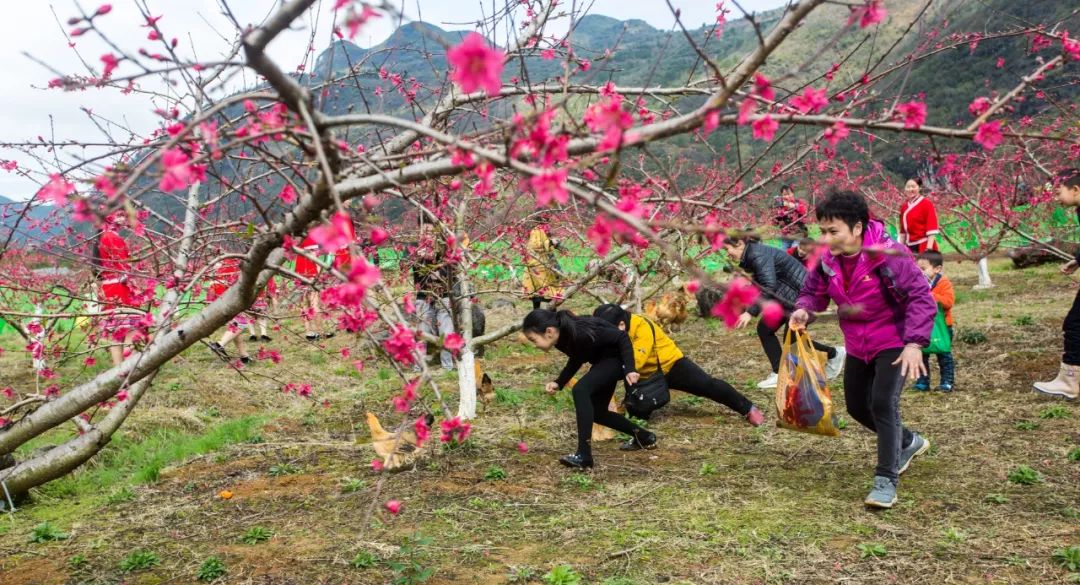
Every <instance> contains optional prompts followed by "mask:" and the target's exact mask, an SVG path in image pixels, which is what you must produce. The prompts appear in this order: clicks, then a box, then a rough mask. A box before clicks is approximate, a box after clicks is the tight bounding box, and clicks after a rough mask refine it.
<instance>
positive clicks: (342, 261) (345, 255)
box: [334, 220, 356, 270]
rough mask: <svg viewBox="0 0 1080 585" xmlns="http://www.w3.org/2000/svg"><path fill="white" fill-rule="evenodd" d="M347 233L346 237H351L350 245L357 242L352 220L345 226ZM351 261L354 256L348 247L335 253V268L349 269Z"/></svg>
mask: <svg viewBox="0 0 1080 585" xmlns="http://www.w3.org/2000/svg"><path fill="white" fill-rule="evenodd" d="M345 232H346V233H345V235H346V236H348V237H349V243H350V244H351V243H353V242H355V241H356V228H355V227H354V226H353V223H352V221H351V220H350V221H349V222H348V223H346V224H345ZM351 261H352V256H351V255H350V254H349V247H348V246H346V247H344V248H342V249H340V250H338V251H337V252H335V253H334V268H337V269H339V270H341V269H343V268H342V267H348V264H349V262H351Z"/></svg>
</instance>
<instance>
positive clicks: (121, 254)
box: [96, 229, 130, 284]
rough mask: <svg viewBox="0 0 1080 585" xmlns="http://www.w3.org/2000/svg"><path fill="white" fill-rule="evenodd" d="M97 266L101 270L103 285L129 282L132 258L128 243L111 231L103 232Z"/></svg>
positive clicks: (100, 277)
mask: <svg viewBox="0 0 1080 585" xmlns="http://www.w3.org/2000/svg"><path fill="white" fill-rule="evenodd" d="M96 260H97V264H98V266H99V267H100V268H101V272H100V273H99V274H98V280H99V281H101V284H116V283H119V282H124V281H126V280H127V273H128V268H129V266H130V256H129V253H128V246H127V242H125V241H124V238H121V237H120V234H118V233H116V232H115V231H113V230H111V229H106V230H105V231H103V232H101V238H100V239H99V240H98V247H97V258H96Z"/></svg>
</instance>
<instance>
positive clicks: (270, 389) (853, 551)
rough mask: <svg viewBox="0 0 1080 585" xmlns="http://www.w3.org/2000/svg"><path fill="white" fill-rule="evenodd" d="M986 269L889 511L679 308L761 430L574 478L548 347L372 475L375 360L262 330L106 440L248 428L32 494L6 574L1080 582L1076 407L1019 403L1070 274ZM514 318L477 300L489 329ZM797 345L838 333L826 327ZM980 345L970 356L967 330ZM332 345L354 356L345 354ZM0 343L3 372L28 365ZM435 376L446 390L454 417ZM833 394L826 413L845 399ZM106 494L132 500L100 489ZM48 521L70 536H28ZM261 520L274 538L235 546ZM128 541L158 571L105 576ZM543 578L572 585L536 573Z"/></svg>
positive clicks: (669, 445) (851, 440)
mask: <svg viewBox="0 0 1080 585" xmlns="http://www.w3.org/2000/svg"><path fill="white" fill-rule="evenodd" d="M993 269H994V272H993V277H994V280H995V282H996V284H997V286H996V287H995V288H994V289H992V290H989V291H973V290H972V286H973V285H974V283H975V280H976V279H975V273H974V268H973V267H972V266H971V265H969V264H950V265H949V266H948V267H947V270H948V272H949V274H950V276H951V278H952V279H953V281H954V283H955V285H956V289H957V291H958V295H959V298H958V305H957V308H956V310H955V315H956V319H957V321H958V339H959V340H961V341H959V342H958V344H957V347H956V352H955V353H956V358H957V391H956V392H954V393H951V394H942V393H937V392H930V393H916V392H913V391H909V392H905V394H904V396H903V399H902V411H903V418H904V421H905V423H906V424H907V425H908V426H910V427H912V428H914V429H916V430H919V431H920V432H922V433H924V434H925V435H926V436H927V437H928V438H929V439H930V440H931V442H932V443H933V448H932V450H931V451H930V452H929V454H927V455H925V456H923V457H921V458H919V459H918V460H916V462H915V463H914V464H913V465H912V468H911V469H910V471H908V473H906V474H905V475H904V477H903V481H902V482H901V486H900V501H899V504H898V505H897V506H896V508H894V509H893V510H891V511H885V512H871V511H868V510H867V509H865V508H864V506H863V504H862V499H863V497H864V496H865V494H866V492H867V490H868V488H869V485H870V483H871V480H872V476H873V466H874V445H875V442H874V437H873V435H871V434H870V433H869V432H867V431H865V430H863V429H861V428H860V427H858V425H857V424H856V423H854V422H853V421H850V422H849V424H848V425H847V428H846V429H845V430H844V431H843V434H842V436H841V437H839V438H824V437H814V436H809V435H803V434H798V433H794V432H791V431H787V430H782V429H778V428H776V427H775V426H774V425H773V421H774V420H775V414H774V413H773V411H772V407H771V399H772V393H771V391H769V392H766V391H761V390H758V389H756V387H755V383H756V382H757V381H758V380H760V379H761V378H763V377H764V376H765V374H766V373H767V369H768V365H767V361H766V360H765V357H764V355H763V353H762V352H761V349H760V345H759V344H758V342H757V339H756V336H755V334H754V332H753V331H752V330H749V331H727V330H724V329H723V327H722V326H719V325H718V324H717V323H716V322H714V321H704V320H701V319H698V318H692V319H691V321H690V322H688V323H687V324H685V325H684V326H683V327H682V328H681V329H680V330H679V331H677V332H676V333H674V334H673V337H674V339H675V340H676V341H677V342H678V344H679V345H680V347H681V348H682V349H683V350H684V351H685V353H686V354H687V355H689V356H690V357H692V358H693V359H694V360H695V361H697V362H698V363H700V364H701V365H702V366H703V367H704V368H705V369H706V370H707V371H709V372H711V373H714V374H715V375H717V376H719V377H722V378H724V379H727V380H728V381H730V382H731V383H732V384H733V385H735V386H736V387H737V388H739V389H740V390H741V391H743V392H744V393H745V394H746V395H747V396H749V397H750V398H751V399H752V400H754V401H755V402H756V403H757V404H759V405H761V407H762V409H763V410H764V411H766V415H767V418H768V419H769V420H768V423H767V424H766V425H765V426H764V427H762V428H759V429H753V428H751V427H750V426H749V425H747V424H746V423H745V422H744V421H743V420H742V419H741V418H739V417H738V416H737V415H735V414H734V413H732V412H730V411H728V410H726V409H725V408H724V407H722V406H719V405H716V404H712V403H710V402H707V401H703V400H701V399H699V398H695V397H691V396H688V395H682V394H676V396H675V397H674V399H673V401H672V404H671V405H669V406H668V407H667V408H665V409H664V410H663V411H662V413H661V414H660V415H659V416H657V417H655V418H654V420H653V421H651V422H650V423H649V424H650V427H651V428H652V429H654V430H655V431H656V433H657V434H658V435H659V436H660V448H659V449H657V450H655V451H648V452H634V453H625V452H621V451H619V450H618V449H617V443H616V442H615V441H610V442H606V443H604V444H601V445H600V446H598V447H597V449H596V457H597V463H598V465H597V468H596V469H595V470H593V471H592V472H589V473H571V472H568V471H566V470H565V469H563V468H561V467H560V466H559V465H558V464H557V463H556V462H555V460H556V458H557V457H558V456H560V455H562V454H565V453H568V452H570V451H571V450H572V448H573V418H572V410H571V403H570V397H569V395H568V393H562V394H561V395H559V396H557V397H555V398H549V397H547V396H545V395H543V393H542V392H541V389H542V386H543V384H544V383H545V382H547V381H548V380H550V379H551V378H552V377H553V376H554V374H555V373H556V372H557V371H558V369H559V368H560V367H561V366H562V361H561V359H560V356H558V355H543V354H539V353H537V352H536V351H534V350H531V349H528V348H526V347H524V346H523V345H522V344H521V343H520V342H519V341H518V340H517V339H516V338H515V337H513V336H511V337H508V338H506V339H504V340H502V341H501V342H499V343H497V344H496V345H495V346H494V347H492V348H490V349H489V351H488V355H487V357H486V358H485V359H484V362H483V365H484V368H485V370H486V371H488V372H489V373H490V374H491V376H492V377H493V378H494V380H495V385H496V388H497V389H498V391H499V396H498V399H497V400H496V401H495V402H493V403H492V404H489V405H487V406H486V407H482V408H481V414H480V416H479V418H478V419H477V420H475V421H473V433H472V436H471V437H470V439H469V440H468V441H467V442H466V443H465V444H464V445H463V446H460V447H458V448H455V449H442V450H439V451H438V452H437V453H436V454H434V455H433V456H431V457H429V458H427V459H425V460H423V461H422V462H421V463H420V464H419V465H417V467H416V469H415V470H412V471H407V472H403V473H398V474H383V475H379V474H376V473H375V472H373V471H372V469H371V466H370V462H371V460H372V458H373V455H374V453H373V451H372V449H371V448H370V446H369V445H367V444H365V442H366V440H367V437H368V432H367V427H366V425H365V424H364V417H363V414H364V412H365V411H369V410H370V411H372V412H375V413H376V414H378V415H379V417H380V418H381V419H382V420H383V424H384V425H385V426H387V427H388V428H391V427H392V425H396V424H397V423H398V422H400V421H401V415H399V414H397V413H395V412H394V411H393V408H392V407H391V405H390V403H389V400H388V398H389V397H390V396H391V395H393V394H394V393H396V392H398V391H399V390H400V387H401V382H400V381H395V379H394V376H393V375H392V373H391V372H390V371H389V370H386V369H384V368H379V367H377V366H376V365H374V362H371V363H372V365H370V366H369V367H368V368H366V369H365V371H364V372H363V373H358V372H357V371H356V370H355V368H353V367H352V365H351V362H352V361H353V360H354V359H357V356H358V355H362V352H363V347H362V346H360V345H359V344H358V343H357V342H356V341H355V340H354V339H348V338H343V336H341V335H339V336H337V337H336V338H334V339H332V340H329V341H328V342H326V343H325V344H324V347H323V348H318V347H313V346H310V345H306V344H304V343H303V342H302V341H300V340H297V339H295V338H292V337H291V336H289V335H287V334H286V332H285V331H280V332H277V335H276V336H277V338H278V339H281V340H285V341H277V340H275V343H272V344H269V346H270V347H273V348H275V349H280V350H281V351H282V353H283V354H284V356H285V360H284V361H283V362H282V363H281V364H276V365H275V364H271V363H269V362H259V363H257V364H254V365H253V366H251V367H250V368H249V372H250V373H251V374H252V375H249V376H247V379H242V378H240V377H239V376H238V375H237V374H236V373H235V372H232V371H231V370H229V369H227V368H225V367H224V366H222V365H221V364H220V363H217V362H215V361H214V360H213V359H212V357H211V356H209V355H208V353H207V352H206V350H205V349H204V348H199V347H196V348H192V349H191V350H189V351H188V352H187V353H186V354H185V355H184V356H183V357H184V359H183V361H182V362H181V363H174V364H171V365H170V366H168V367H167V368H166V369H165V371H163V373H162V375H161V376H159V378H158V381H157V382H156V383H155V388H154V391H153V392H152V393H151V395H150V396H148V397H147V398H146V399H145V400H146V401H145V404H142V405H140V409H139V411H138V412H137V413H136V414H135V415H134V419H133V420H132V421H131V424H130V425H128V426H127V427H126V428H125V429H124V430H123V431H122V432H123V433H124V438H125V440H128V441H130V442H136V443H137V442H138V441H140V440H141V439H143V438H145V437H146V436H149V435H150V434H151V433H153V432H155V430H157V429H161V428H172V429H178V430H181V431H183V432H184V433H187V434H188V435H198V434H199V433H201V432H205V431H206V430H207V429H210V428H212V427H213V426H214V425H215V424H218V423H219V422H220V421H226V420H232V419H235V418H238V417H243V416H259V417H263V419H262V420H265V422H263V423H262V424H261V426H260V428H259V432H258V436H257V437H254V438H252V439H251V440H249V441H246V442H241V443H234V444H230V445H227V446H225V447H223V448H221V449H216V450H213V451H211V452H207V453H204V454H202V455H199V456H197V457H194V458H191V459H188V460H185V461H180V462H176V463H173V464H171V465H170V466H168V467H166V468H165V469H164V470H162V472H161V473H160V477H158V478H157V479H156V481H137V480H134V479H132V480H125V481H122V482H119V483H117V484H116V485H114V486H111V487H112V489H109V490H106V491H101V490H98V491H92V490H88V489H84V488H81V487H78V486H81V485H83V484H76V483H72V485H76V487H75V488H72V489H69V490H61V489H58V488H50V486H46V487H45V488H43V489H41V490H37V491H36V493H35V494H34V497H33V501H32V502H30V503H27V504H25V505H24V506H23V507H21V508H20V509H19V511H18V512H17V513H15V514H12V515H6V516H3V517H0V583H3V584H5V585H16V584H53V583H132V584H156V583H196V582H199V581H198V580H197V574H198V571H199V568H200V566H202V565H203V563H204V562H205V561H206V559H207V558H209V557H217V558H218V559H219V560H220V561H221V563H222V565H223V566H224V568H225V570H226V571H227V573H226V574H225V575H224V576H223V577H220V578H219V579H218V581H217V582H221V583H252V584H256V583H257V584H264V585H269V584H281V585H284V584H311V583H335V584H341V583H349V584H367V583H371V584H375V583H415V582H420V578H421V577H425V576H427V575H426V574H425V573H424V572H425V570H433V573H432V574H431V575H430V579H429V580H428V581H427V582H428V583H434V584H452V583H453V584H457V583H462V584H464V583H485V584H486V583H508V582H514V583H530V582H532V583H545V582H546V583H564V584H569V583H575V582H576V581H574V580H573V579H572V577H566V575H567V574H571V575H573V574H576V575H579V576H580V577H581V579H582V581H581V582H584V583H606V584H608V585H616V584H623V585H625V584H629V583H638V584H650V583H747V584H750V583H822V584H824V583H845V584H852V583H919V584H934V585H937V584H944V583H965V584H966V583H971V584H974V583H1002V584H1012V583H1047V584H1056V583H1066V582H1080V577H1078V573H1075V572H1074V573H1070V572H1069V571H1068V569H1066V568H1063V567H1062V566H1061V564H1060V563H1059V562H1058V559H1056V558H1055V557H1054V553H1055V551H1059V550H1061V549H1063V548H1065V547H1068V546H1077V545H1080V461H1075V460H1071V459H1074V458H1077V449H1078V447H1080V427H1078V421H1080V404H1077V403H1076V402H1067V401H1064V400H1055V399H1051V398H1047V397H1042V396H1039V395H1036V394H1035V393H1033V392H1032V391H1031V382H1032V381H1034V380H1037V379H1047V378H1050V377H1052V376H1053V375H1054V373H1056V368H1057V363H1058V359H1059V354H1060V346H1061V340H1060V336H1061V334H1060V324H1061V319H1062V318H1063V316H1064V314H1065V312H1066V310H1067V309H1068V306H1069V303H1071V302H1072V298H1073V296H1074V295H1075V294H1076V285H1075V284H1073V283H1071V282H1070V281H1069V280H1068V279H1066V278H1064V277H1061V276H1059V275H1056V274H1055V267H1044V268H1037V269H1031V270H1026V271H1014V270H1011V269H1009V268H1008V266H1007V264H1005V263H1003V262H998V263H995V264H994V265H993ZM580 308H582V309H584V307H580ZM524 310H525V304H521V305H520V306H519V307H517V308H516V309H515V308H505V307H504V308H500V309H498V310H496V311H492V312H491V313H489V317H488V327H489V330H491V329H494V328H496V327H498V326H500V325H501V324H503V323H506V322H509V321H510V320H512V319H517V318H520V316H521V314H522V313H524ZM813 333H814V334H815V335H816V336H818V337H819V338H821V339H822V340H824V341H827V342H828V341H832V342H838V341H839V340H840V337H839V331H838V329H837V328H836V326H835V324H834V323H822V324H819V325H818V326H816V327H815V329H814V330H813ZM975 333H981V334H983V335H984V336H985V339H986V341H985V342H982V343H974V344H973V343H966V342H964V341H963V340H965V339H966V340H969V341H974V340H975V338H976V337H977V335H975ZM5 343H6V342H5ZM346 345H349V346H350V347H351V348H352V351H353V356H352V357H351V358H349V359H342V358H341V356H340V350H341V348H342V347H344V346H346ZM8 349H9V350H15V351H8V352H5V353H4V354H2V355H0V368H4V371H5V372H8V371H15V372H16V375H26V372H25V370H26V366H25V365H23V364H21V363H20V362H16V361H15V360H16V359H17V357H18V356H17V354H18V351H17V348H13V347H9V348H8ZM101 357H102V358H103V359H104V356H101ZM934 366H935V368H936V364H934ZM19 368H21V369H19ZM71 371H72V372H76V371H77V369H74V368H72V369H71ZM20 372H21V374H20ZM61 373H62V375H69V372H67V371H66V370H62V372H61ZM256 373H257V374H265V376H263V375H254V374H256ZM935 374H936V372H935ZM935 377H936V376H935ZM290 381H299V382H310V383H312V384H313V387H314V388H315V396H316V398H315V400H314V401H306V400H303V399H300V398H297V397H296V396H293V395H285V394H283V393H282V392H281V386H282V383H283V382H290ZM454 382H455V379H454V378H453V377H452V376H448V377H442V378H440V379H439V387H440V389H442V390H443V391H444V392H445V393H446V394H447V396H446V398H447V401H448V402H449V403H450V405H451V406H454V405H456V396H455V394H456V391H454V390H453V388H454ZM833 392H834V393H833V396H834V399H836V401H837V403H838V404H839V407H840V409H841V412H842V409H843V392H842V390H841V388H840V386H839V385H837V387H835V388H834V389H833ZM425 396H426V397H427V398H428V399H429V400H430V398H431V397H430V395H425ZM324 401H325V402H324ZM433 404H434V403H433ZM842 417H843V418H847V417H846V414H843V413H842ZM519 442H524V443H525V444H526V445H527V446H528V450H527V452H525V453H522V452H520V451H519V449H518V444H519ZM109 449H112V447H110V448H109ZM1070 454H1072V456H1071V457H1070ZM122 464H123V462H117V461H113V460H109V462H108V463H107V464H106V463H102V464H101V465H122ZM1022 465H1023V466H1028V467H1030V468H1032V469H1033V470H1034V471H1035V472H1036V473H1037V477H1036V479H1037V480H1036V482H1035V483H1034V484H1032V485H1022V484H1018V483H1015V482H1013V481H1010V479H1009V476H1010V474H1013V472H1014V471H1015V470H1016V469H1017V468H1018V467H1019V466H1022ZM94 472H95V470H94V465H91V466H89V468H88V469H87V470H86V471H81V472H80V473H94ZM1014 476H1015V474H1014ZM121 488H128V489H130V491H131V496H130V497H125V498H118V497H115V496H114V497H110V495H112V494H114V493H115V491H114V490H119V489H121ZM223 490H228V491H230V492H231V493H232V497H231V498H229V499H224V498H222V497H221V495H220V494H221V492H222V491H223ZM391 499H395V500H398V501H400V502H401V512H400V514H398V515H397V516H392V515H390V514H389V513H387V512H386V511H385V510H384V508H383V503H384V502H386V501H387V500H391ZM43 521H49V522H50V523H51V524H52V525H54V526H56V527H57V528H58V529H59V530H61V531H62V532H64V533H66V534H67V535H68V538H66V539H63V540H57V541H53V542H44V543H30V542H29V540H30V534H31V533H32V531H33V529H34V527H35V526H37V525H39V524H40V523H41V522H43ZM254 527H262V528H265V529H266V532H268V533H269V536H268V538H267V539H265V541H263V542H257V543H255V544H248V543H245V542H244V540H243V538H242V537H243V536H244V535H245V534H246V533H249V531H250V530H251V529H252V528H254ZM136 551H148V552H151V553H153V555H154V556H155V557H156V559H157V563H156V564H154V565H153V566H151V567H149V568H146V569H141V570H132V571H129V572H124V571H123V570H122V569H121V564H122V561H123V560H124V559H125V558H126V557H128V556H129V555H131V554H132V553H133V552H136ZM560 565H568V566H569V567H571V568H572V573H566V572H563V573H560V572H558V571H553V569H555V568H556V567H558V566H560ZM560 575H562V576H560ZM545 576H546V577H545Z"/></svg>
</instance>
